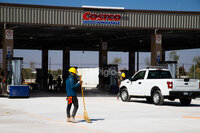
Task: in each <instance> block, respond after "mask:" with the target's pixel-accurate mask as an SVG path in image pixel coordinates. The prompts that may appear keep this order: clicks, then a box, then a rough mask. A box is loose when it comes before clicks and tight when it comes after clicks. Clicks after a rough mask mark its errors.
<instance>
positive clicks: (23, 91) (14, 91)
mask: <svg viewBox="0 0 200 133" xmlns="http://www.w3.org/2000/svg"><path fill="white" fill-rule="evenodd" d="M7 61H8V62H7V71H8V74H7V92H8V94H9V97H29V86H28V85H22V66H23V58H16V57H12V58H9V59H8V60H7Z"/></svg>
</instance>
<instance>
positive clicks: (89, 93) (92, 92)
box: [30, 88, 117, 98]
mask: <svg viewBox="0 0 200 133" xmlns="http://www.w3.org/2000/svg"><path fill="white" fill-rule="evenodd" d="M66 96H67V94H66V92H50V91H42V90H34V91H31V92H30V98H37V97H66ZM77 96H78V97H81V96H82V94H81V92H80V91H77ZM84 96H85V97H116V96H117V94H112V93H110V92H108V91H103V90H99V89H97V88H93V89H85V90H84Z"/></svg>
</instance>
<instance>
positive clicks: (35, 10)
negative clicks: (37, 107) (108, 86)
mask: <svg viewBox="0 0 200 133" xmlns="http://www.w3.org/2000/svg"><path fill="white" fill-rule="evenodd" d="M0 24H1V30H2V29H3V28H4V27H5V26H6V28H7V29H9V28H10V29H13V31H14V48H15V49H43V48H48V49H54V50H61V49H63V47H66V46H69V47H70V49H71V50H90V51H93V50H99V44H100V43H101V42H107V43H108V50H109V51H130V50H131V51H151V35H152V34H154V33H155V31H156V32H157V33H160V34H161V35H162V45H163V46H162V47H163V49H165V50H178V49H192V48H200V12H182V11H149V10H123V9H93V8H78V7H53V6H39V5H22V4H7V3H0ZM0 36H2V32H1V33H0ZM1 39H2V38H1ZM0 41H2V40H0Z"/></svg>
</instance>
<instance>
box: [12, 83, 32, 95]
mask: <svg viewBox="0 0 200 133" xmlns="http://www.w3.org/2000/svg"><path fill="white" fill-rule="evenodd" d="M9 89H10V93H9V97H29V86H28V85H13V86H9Z"/></svg>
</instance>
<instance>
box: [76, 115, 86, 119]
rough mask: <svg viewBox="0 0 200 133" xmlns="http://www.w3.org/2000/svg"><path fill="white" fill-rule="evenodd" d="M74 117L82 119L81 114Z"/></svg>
mask: <svg viewBox="0 0 200 133" xmlns="http://www.w3.org/2000/svg"><path fill="white" fill-rule="evenodd" d="M75 117H76V118H78V119H84V117H83V116H75Z"/></svg>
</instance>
